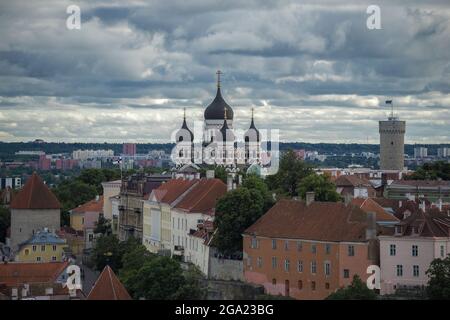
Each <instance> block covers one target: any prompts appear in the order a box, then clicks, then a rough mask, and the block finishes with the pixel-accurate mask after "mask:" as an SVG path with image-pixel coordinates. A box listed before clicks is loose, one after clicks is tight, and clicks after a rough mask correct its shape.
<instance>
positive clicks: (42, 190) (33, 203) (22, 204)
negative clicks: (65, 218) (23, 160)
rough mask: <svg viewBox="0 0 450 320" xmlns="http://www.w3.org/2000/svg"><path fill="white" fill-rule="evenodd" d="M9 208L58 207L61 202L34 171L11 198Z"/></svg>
mask: <svg viewBox="0 0 450 320" xmlns="http://www.w3.org/2000/svg"><path fill="white" fill-rule="evenodd" d="M11 208H12V209H60V208H61V204H60V203H59V201H58V199H57V198H56V196H55V195H54V194H53V192H51V191H50V189H49V188H48V187H47V186H46V185H45V183H44V181H42V179H41V178H40V177H39V176H38V175H37V174H36V173H33V175H32V176H31V178H30V179H29V180H28V181H27V183H26V184H25V186H24V187H23V188H22V190H20V192H19V193H18V194H17V195H16V196H15V197H14V198H13V200H12V202H11Z"/></svg>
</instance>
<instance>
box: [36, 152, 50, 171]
mask: <svg viewBox="0 0 450 320" xmlns="http://www.w3.org/2000/svg"><path fill="white" fill-rule="evenodd" d="M51 165H52V160H51V159H48V158H47V156H46V155H45V154H42V155H40V156H39V170H50V169H51Z"/></svg>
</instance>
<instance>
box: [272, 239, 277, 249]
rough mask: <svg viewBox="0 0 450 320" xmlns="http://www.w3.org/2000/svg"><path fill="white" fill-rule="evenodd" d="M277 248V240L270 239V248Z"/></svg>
mask: <svg viewBox="0 0 450 320" xmlns="http://www.w3.org/2000/svg"><path fill="white" fill-rule="evenodd" d="M276 248H277V240H275V239H272V249H274V250H275V249H276Z"/></svg>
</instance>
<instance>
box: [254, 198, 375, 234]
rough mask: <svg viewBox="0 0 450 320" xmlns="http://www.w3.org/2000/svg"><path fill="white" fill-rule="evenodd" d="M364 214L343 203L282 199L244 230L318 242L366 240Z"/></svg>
mask: <svg viewBox="0 0 450 320" xmlns="http://www.w3.org/2000/svg"><path fill="white" fill-rule="evenodd" d="M366 226H367V213H365V212H364V211H362V210H361V209H360V208H358V207H356V206H353V205H348V206H346V205H345V204H344V203H342V202H316V201H315V202H313V203H311V204H310V205H309V206H306V205H305V203H304V202H301V201H297V200H289V199H283V200H280V201H278V202H277V203H276V204H275V205H274V206H273V207H272V208H271V209H270V210H269V211H267V213H266V214H264V215H263V216H262V217H261V218H260V219H258V220H257V221H256V222H255V223H254V224H253V225H252V226H250V227H249V228H248V229H247V230H245V233H246V234H254V235H257V236H265V237H271V238H291V239H305V240H319V241H365V240H366V239H365V230H366Z"/></svg>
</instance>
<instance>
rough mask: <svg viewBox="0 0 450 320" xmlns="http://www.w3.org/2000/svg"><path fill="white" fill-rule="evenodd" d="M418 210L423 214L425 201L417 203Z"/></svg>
mask: <svg viewBox="0 0 450 320" xmlns="http://www.w3.org/2000/svg"><path fill="white" fill-rule="evenodd" d="M419 208H420V210H422V212H424V213H425V201H422V202H420V203H419Z"/></svg>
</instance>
